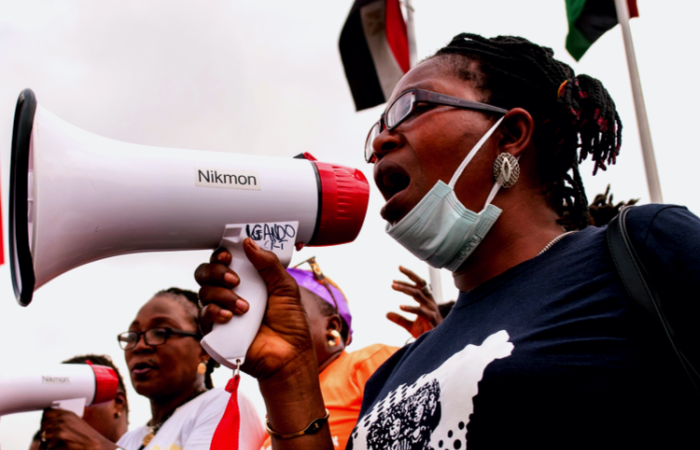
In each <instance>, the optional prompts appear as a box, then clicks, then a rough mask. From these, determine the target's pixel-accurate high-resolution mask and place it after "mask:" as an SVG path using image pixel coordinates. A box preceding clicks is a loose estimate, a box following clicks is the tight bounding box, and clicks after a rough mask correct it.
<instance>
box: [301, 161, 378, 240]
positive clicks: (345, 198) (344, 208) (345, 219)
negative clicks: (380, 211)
mask: <svg viewBox="0 0 700 450" xmlns="http://www.w3.org/2000/svg"><path fill="white" fill-rule="evenodd" d="M314 165H315V166H316V169H317V170H318V174H319V177H320V179H321V188H322V194H321V196H322V197H321V214H319V216H318V221H319V223H318V227H317V229H316V235H315V236H314V239H313V241H312V242H311V243H309V245H311V246H317V247H318V246H324V245H337V244H345V243H348V242H352V241H353V240H355V238H356V237H357V235H358V234H359V233H360V229H361V228H362V223H363V222H364V219H365V214H366V213H367V204H368V202H369V184H368V183H367V178H365V175H364V174H363V173H362V172H361V171H359V170H358V169H353V168H350V167H345V166H339V165H336V164H329V163H324V162H320V161H314Z"/></svg>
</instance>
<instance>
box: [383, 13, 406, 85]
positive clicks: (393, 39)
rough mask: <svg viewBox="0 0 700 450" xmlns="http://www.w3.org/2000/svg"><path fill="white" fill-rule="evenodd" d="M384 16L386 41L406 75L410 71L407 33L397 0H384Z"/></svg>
mask: <svg viewBox="0 0 700 450" xmlns="http://www.w3.org/2000/svg"><path fill="white" fill-rule="evenodd" d="M385 14H386V15H385V23H386V40H387V42H388V43H389V48H391V52H392V53H393V54H394V59H396V62H397V63H398V64H399V67H401V70H403V72H404V73H406V72H408V71H409V70H410V69H411V59H410V56H409V52H408V31H407V29H406V22H405V21H404V19H403V14H401V5H400V4H399V0H386V10H385Z"/></svg>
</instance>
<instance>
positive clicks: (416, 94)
mask: <svg viewBox="0 0 700 450" xmlns="http://www.w3.org/2000/svg"><path fill="white" fill-rule="evenodd" d="M419 103H428V104H433V105H447V106H454V107H456V108H464V109H473V110H475V111H484V112H491V113H496V114H505V113H507V112H508V110H507V109H503V108H499V107H497V106H492V105H487V104H486V103H480V102H475V101H472V100H465V99H463V98H458V97H452V96H450V95H443V94H437V93H435V92H430V91H425V90H423V89H410V90H408V91H406V92H404V93H403V94H401V95H400V96H399V97H398V98H397V99H396V100H394V101H393V103H392V104H391V105H389V107H388V108H387V109H386V111H385V112H384V113H383V114H382V116H381V117H380V119H379V121H377V123H375V124H374V125H373V126H372V128H371V129H370V130H369V134H368V135H367V140H366V141H365V161H367V162H368V163H374V162H376V160H377V157H376V156H375V154H374V140H375V139H376V138H377V136H379V134H380V133H381V132H382V131H384V129H387V130H389V131H391V130H393V129H395V128H396V127H398V126H399V125H401V124H402V123H403V122H404V120H406V119H408V118H409V117H410V116H411V115H412V114H413V113H415V112H416V107H417V105H418V104H419Z"/></svg>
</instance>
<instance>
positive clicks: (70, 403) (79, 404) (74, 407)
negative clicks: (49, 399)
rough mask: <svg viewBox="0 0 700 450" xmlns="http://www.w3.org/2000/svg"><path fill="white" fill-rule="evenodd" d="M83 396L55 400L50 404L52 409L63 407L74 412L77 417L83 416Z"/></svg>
mask: <svg viewBox="0 0 700 450" xmlns="http://www.w3.org/2000/svg"><path fill="white" fill-rule="evenodd" d="M85 403H86V401H85V398H72V399H70V400H56V401H55V402H53V404H52V405H51V407H52V408H54V409H64V410H66V411H70V412H72V413H75V415H76V416H78V417H83V414H84V413H85Z"/></svg>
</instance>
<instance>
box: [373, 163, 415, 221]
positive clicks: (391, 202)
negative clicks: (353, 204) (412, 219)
mask: <svg viewBox="0 0 700 450" xmlns="http://www.w3.org/2000/svg"><path fill="white" fill-rule="evenodd" d="M374 181H375V182H376V183H377V187H378V188H379V191H380V192H381V193H382V196H384V199H385V200H386V204H385V205H384V207H382V210H381V215H382V217H383V218H384V220H386V221H387V222H389V223H391V224H394V223H396V222H397V221H398V220H400V219H401V217H403V216H404V215H405V213H406V212H407V211H404V210H403V209H405V203H406V202H405V201H402V200H401V198H402V197H403V195H402V194H403V193H404V192H405V191H406V190H407V189H408V187H409V186H410V184H411V177H410V176H409V175H408V173H407V172H406V170H404V168H403V167H401V166H400V165H399V164H397V163H395V162H392V161H382V162H380V164H379V166H378V167H377V168H376V172H375V174H374ZM402 205H403V207H402Z"/></svg>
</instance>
